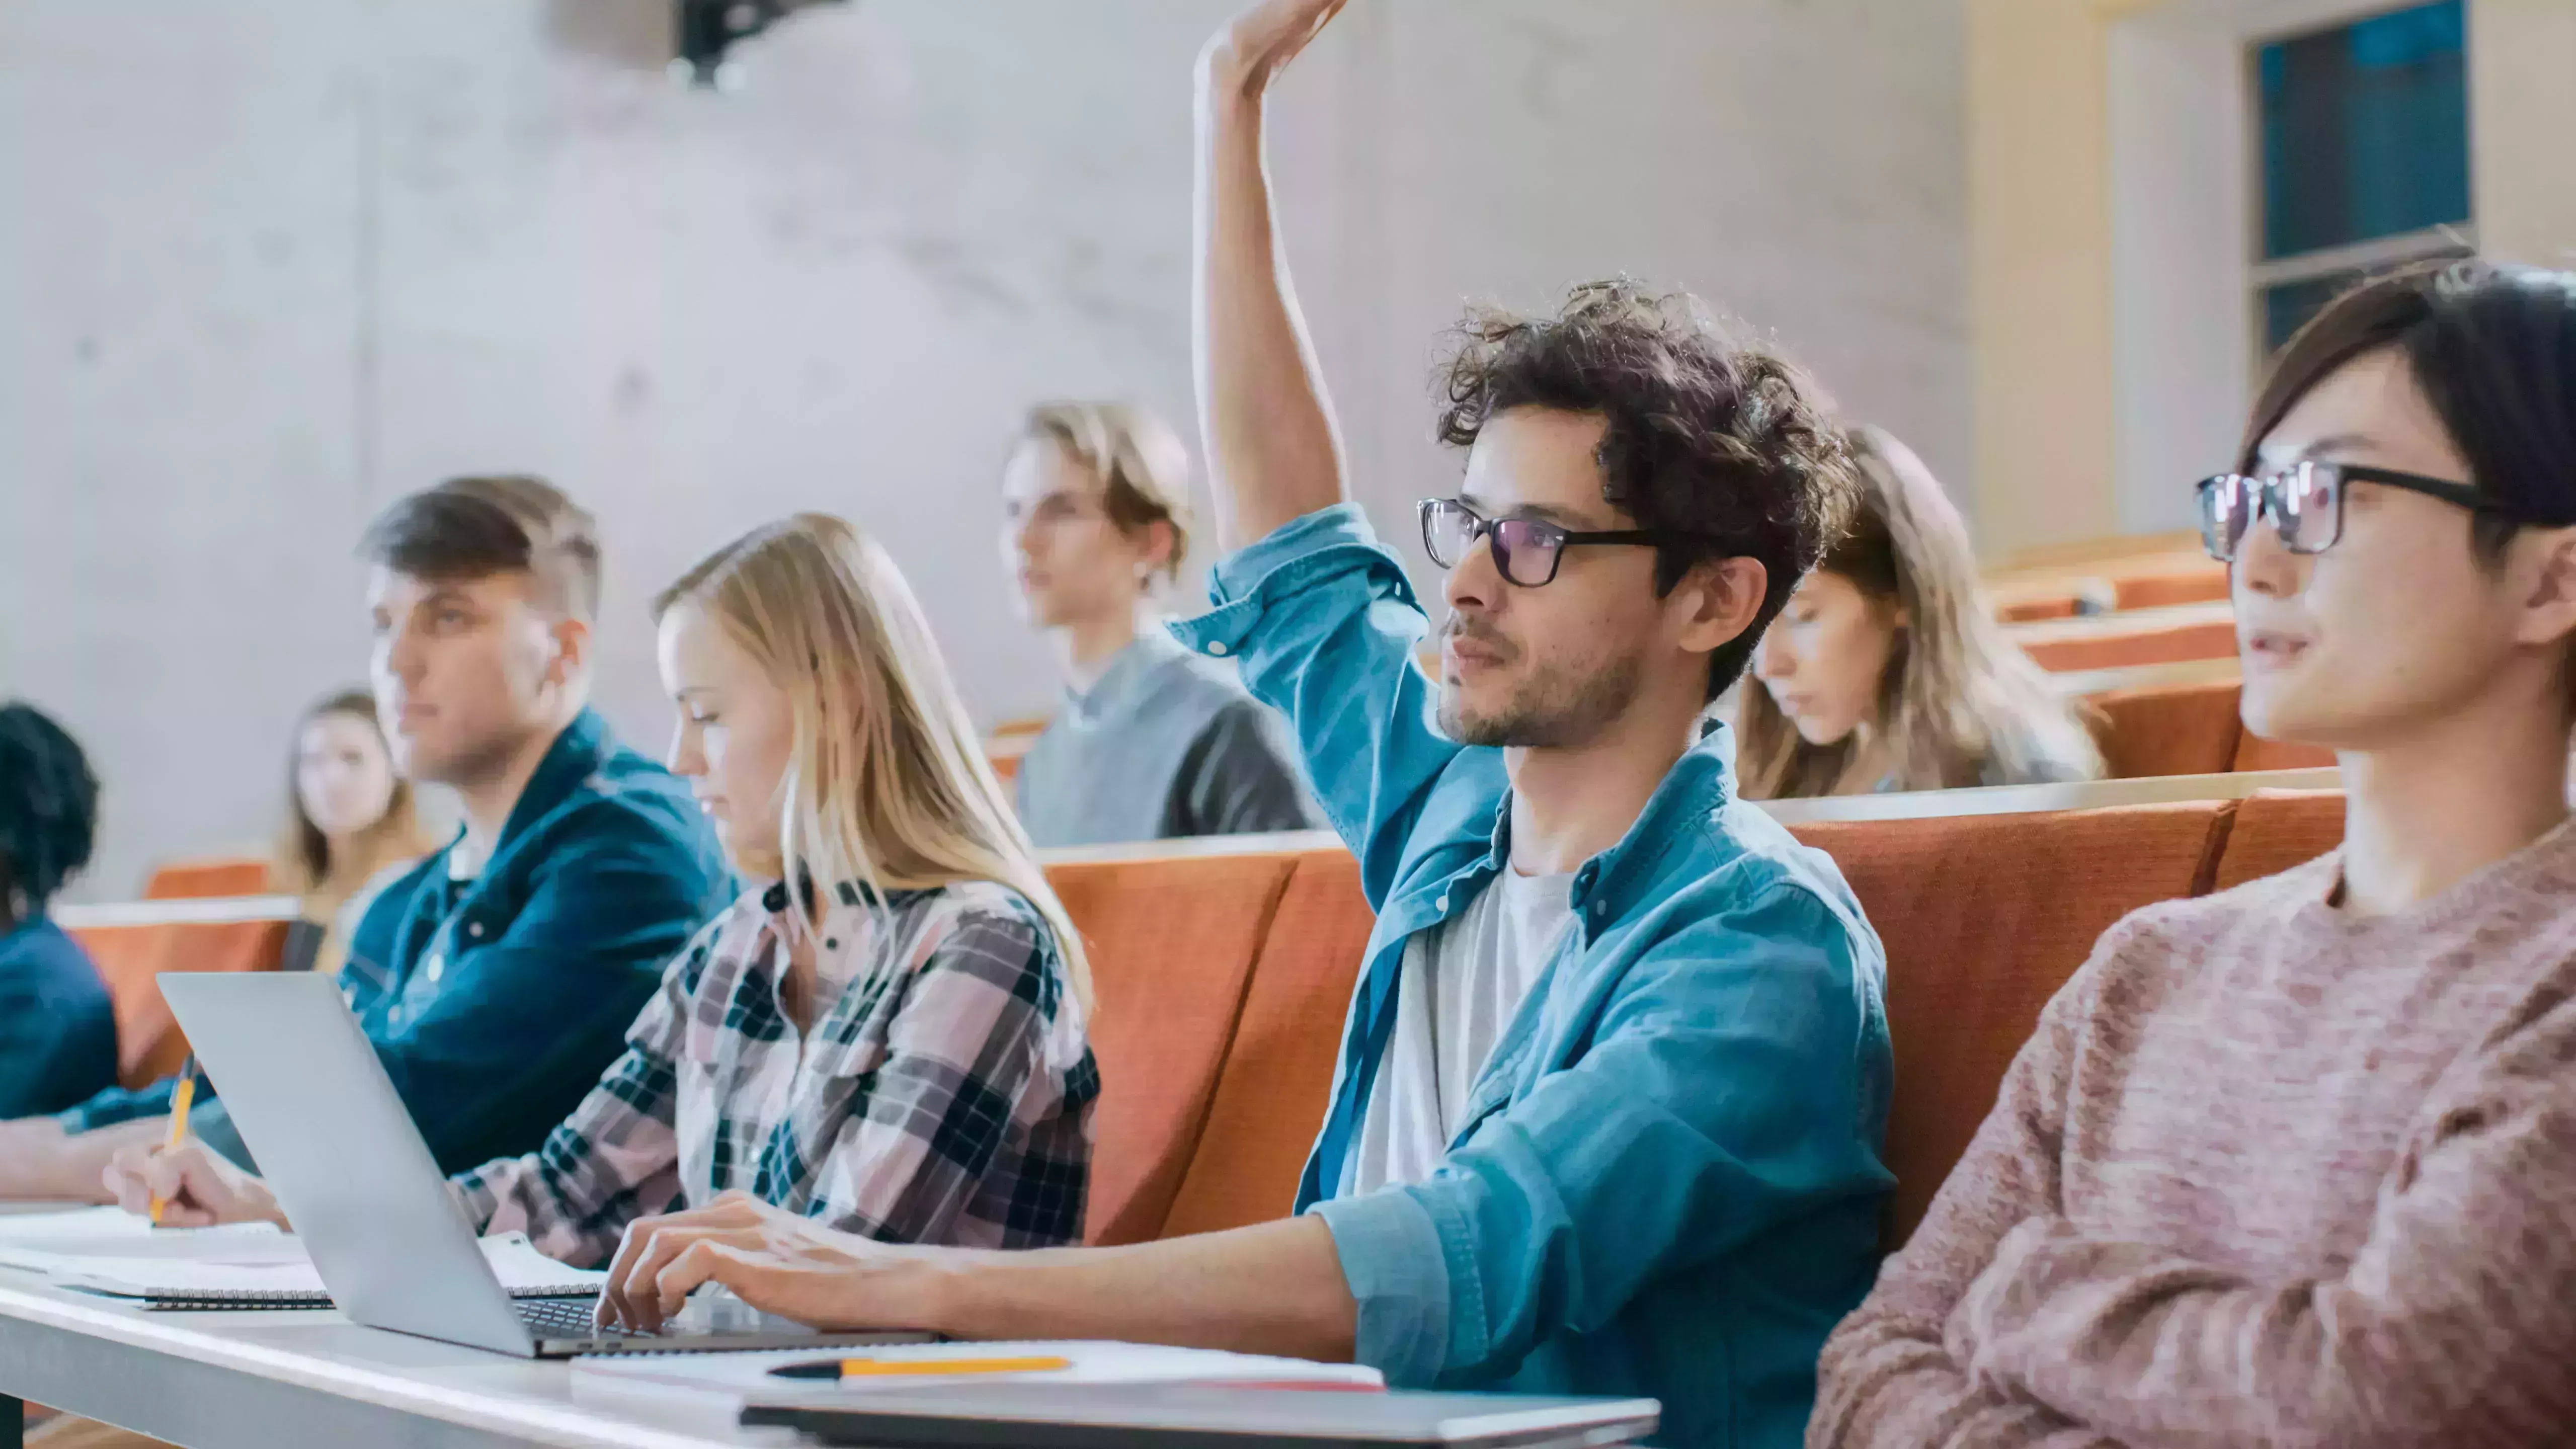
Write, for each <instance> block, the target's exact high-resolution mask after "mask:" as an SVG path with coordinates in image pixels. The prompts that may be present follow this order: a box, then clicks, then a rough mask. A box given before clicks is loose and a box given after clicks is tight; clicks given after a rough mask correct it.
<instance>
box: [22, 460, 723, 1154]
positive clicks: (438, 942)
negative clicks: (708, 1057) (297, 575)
mask: <svg viewBox="0 0 2576 1449" xmlns="http://www.w3.org/2000/svg"><path fill="white" fill-rule="evenodd" d="M365 554H366V556H367V558H368V559H369V560H370V561H371V562H372V563H373V564H374V566H375V567H374V569H373V573H372V578H371V582H370V584H369V607H370V609H371V611H372V614H373V617H374V626H375V641H376V642H375V655H374V679H375V689H376V707H377V710H378V713H379V715H380V717H381V718H382V720H383V722H384V726H385V730H386V734H387V736H388V738H389V739H390V740H391V742H392V744H393V749H394V753H395V757H396V764H397V766H398V767H399V768H400V769H401V770H402V772H403V773H404V774H405V775H407V776H409V777H410V778H412V779H414V780H423V781H430V782H434V783H438V784H443V785H447V786H450V787H452V788H453V789H454V790H455V791H456V793H457V796H458V798H459V799H460V800H461V801H462V802H463V805H464V813H465V828H464V831H463V833H462V834H461V835H460V837H459V838H458V839H457V840H456V841H455V842H454V843H452V844H450V845H449V846H448V847H447V848H445V849H443V850H440V851H438V852H436V853H434V854H432V855H431V856H429V857H428V858H427V859H426V860H424V861H422V862H421V863H420V865H419V866H417V867H415V868H414V869H413V870H412V871H411V872H410V873H409V874H407V875H405V876H404V877H402V878H401V879H400V880H398V881H396V882H394V883H393V884H392V885H390V886H388V887H387V888H386V889H385V890H384V892H383V893H382V894H381V895H380V896H379V897H378V898H377V901H376V903H375V905H374V906H373V907H372V908H370V909H369V910H368V912H367V914H366V916H365V918H364V919H363V920H362V921H361V922H360V923H359V925H358V928H357V930H356V932H355V933H354V935H353V937H352V939H351V942H350V948H349V960H348V964H347V965H346V966H345V967H343V968H342V970H341V973H340V979H341V983H342V987H343V990H344V992H345V994H346V995H347V996H348V998H349V1004H350V1006H351V1007H352V1009H354V1010H355V1011H356V1012H357V1014H358V1017H359V1020H360V1022H361V1023H362V1024H363V1025H364V1026H365V1028H366V1031H367V1034H368V1035H369V1036H370V1037H372V1038H373V1039H374V1040H375V1042H376V1045H377V1050H378V1054H379V1055H380V1056H381V1058H382V1059H383V1061H384V1064H385V1070H386V1072H387V1073H389V1074H390V1075H391V1076H392V1077H393V1080H394V1086H395V1088H396V1089H397V1090H398V1091H399V1092H401V1094H402V1098H403V1101H404V1104H405V1105H406V1106H408V1107H409V1108H410V1109H411V1114H412V1118H413V1120H414V1121H415V1122H417V1123H418V1124H419V1126H420V1129H421V1135H422V1136H423V1137H424V1138H426V1139H427V1140H428V1143H429V1147H430V1151H431V1152H432V1153H433V1154H434V1155H435V1156H436V1157H437V1159H438V1162H439V1166H440V1168H441V1169H442V1170H444V1171H448V1172H456V1171H461V1170H463V1169H465V1168H468V1167H472V1166H474V1165H476V1164H477V1163H481V1162H486V1161H489V1160H491V1159H492V1158H494V1157H497V1156H503V1155H508V1154H514V1153H522V1152H529V1151H533V1150H535V1148H536V1146H537V1144H538V1143H539V1142H541V1141H543V1140H544V1138H545V1135H546V1132H547V1131H548V1129H550V1128H552V1127H553V1126H554V1124H555V1123H557V1122H560V1121H562V1120H563V1118H564V1117H565V1116H567V1115H568V1114H569V1113H570V1112H571V1110H572V1108H573V1107H574V1105H575V1104H577V1103H578V1102H579V1101H580V1100H581V1098H582V1095H583V1094H584V1093H585V1092H587V1091H588V1090H589V1089H590V1088H591V1087H592V1086H593V1085H594V1084H595V1083H597V1081H598V1080H599V1075H600V1073H601V1072H602V1071H603V1070H605V1069H606V1067H607V1065H608V1063H609V1062H610V1061H611V1060H612V1059H614V1058H615V1057H616V1055H617V1053H618V1051H619V1050H620V1048H621V1046H622V1044H623V1039H624V1034H625V1031H626V1028H627V1026H628V1025H629V1024H630V1023H631V1022H633V1021H634V1019H635V1016H636V1013H637V1012H638V1011H640V1010H641V1009H642V1008H643V1004H644V1000H645V998H646V997H647V996H648V995H650V994H651V992H652V990H653V988H654V986H655V984H656V983H657V982H658V981H659V980H660V979H661V975H662V969H663V967H664V966H665V965H666V964H667V963H668V962H669V961H670V959H671V958H672V957H673V956H675V955H677V954H678V953H679V950H680V948H681V947H682V946H684V945H686V944H687V942H688V939H689V937H690V935H691V934H692V933H693V932H694V931H695V930H696V929H697V927H698V926H699V925H701V924H702V923H704V922H705V921H706V920H707V919H708V918H709V917H710V916H712V915H713V914H715V912H716V911H717V910H719V909H721V908H722V906H723V905H724V903H725V901H726V900H727V898H728V897H729V895H730V886H731V876H730V873H729V872H728V870H727V868H726V866H725V864H724V859H723V856H722V855H721V853H720V852H719V850H718V848H717V845H716V840H715V835H714V832H713V831H712V830H710V829H709V828H708V826H707V823H706V821H705V820H704V819H703V817H701V816H700V814H699V813H698V810H697V808H696V806H695V805H694V804H693V803H692V802H691V800H690V798H689V794H688V791H687V789H686V788H685V787H684V786H683V785H682V784H681V783H680V782H679V781H677V780H675V779H674V778H672V777H671V776H670V775H669V774H668V773H666V772H665V771H664V770H663V769H662V768H661V767H660V766H658V765H655V764H653V763H652V762H651V761H649V760H646V759H644V758H643V757H642V756H640V755H638V754H636V753H635V752H634V751H632V750H629V749H627V748H625V747H624V746H622V745H620V744H618V743H617V742H616V741H615V740H614V739H612V738H611V737H610V736H609V733H608V729H607V726H606V724H605V722H603V721H602V720H601V719H600V718H599V716H598V715H597V714H596V713H594V712H593V711H592V710H591V709H590V708H589V705H588V699H589V694H590V645H591V624H592V620H593V618H594V617H595V615H596V614H597V612H598V608H599V545H598V541H597V537H596V532H595V530H594V528H593V525H592V523H591V520H590V516H589V515H588V514H587V513H585V512H583V511H582V510H581V509H580V508H578V507H576V506H575V505H574V504H573V503H572V502H571V501H570V500H568V499H566V498H565V497H564V496H563V494H561V493H560V492H558V491H556V490H555V489H554V488H552V487H550V486H549V485H547V484H545V483H543V482H540V481H538V480H536V479H534V478H519V477H491V478H459V479H455V480H452V481H450V482H446V483H442V484H439V485H438V486H436V487H434V488H430V489H427V490H425V491H423V492H420V493H415V494H413V495H411V496H410V497H408V498H405V499H403V500H401V501H400V502H398V503H396V504H394V505H393V507H392V508H390V509H388V510H387V511H386V512H385V514H384V515H383V516H382V517H380V518H379V519H377V520H376V522H375V524H374V525H373V526H372V527H371V528H370V529H369V530H368V533H367V537H366V543H365ZM279 1046H280V1049H281V1050H289V1049H291V1047H292V1044H291V1043H283V1042H281V1043H280V1044H279ZM172 1085H173V1084H172V1083H170V1082H161V1083H157V1084H155V1085H153V1086H151V1087H147V1088H144V1089H142V1090H139V1091H124V1090H110V1091H107V1092H102V1093H100V1094H99V1095H97V1096H95V1097H92V1098H91V1099H90V1100H89V1101H87V1102H84V1103H82V1104H81V1105H79V1106H76V1107H73V1108H72V1109H70V1110H69V1111H66V1112H64V1113H62V1114H60V1115H59V1116H58V1117H53V1118H31V1119H24V1120H21V1121H18V1122H12V1123H8V1124H5V1126H0V1194H4V1195H8V1196H15V1197H31V1196H54V1197H76V1198H89V1199H103V1198H104V1196H105V1194H104V1192H103V1190H102V1188H101V1186H100V1181H99V1178H100V1174H101V1173H102V1172H103V1171H104V1169H105V1168H106V1165H107V1161H108V1159H109V1158H110V1157H112V1156H113V1155H114V1153H115V1151H116V1149H117V1148H118V1147H119V1146H121V1145H123V1144H124V1143H126V1142H130V1141H134V1140H137V1139H139V1138H145V1137H157V1136H160V1135H162V1134H163V1133H164V1132H165V1131H166V1117H167V1113H168V1111H169V1104H170V1093H171V1088H172ZM190 1127H191V1130H192V1131H195V1132H196V1133H198V1135H200V1136H201V1137H202V1138H203V1139H204V1140H205V1141H206V1142H207V1143H208V1144H209V1145H211V1146H213V1147H215V1148H216V1149H217V1150H219V1151H223V1152H225V1153H227V1154H228V1155H231V1156H234V1157H236V1158H238V1157H240V1156H241V1148H240V1141H239V1138H238V1137H237V1136H235V1135H234V1134H233V1132H232V1130H231V1124H230V1122H229V1120H228V1119H227V1118H226V1117H225V1115H224V1112H223V1107H222V1104H221V1103H220V1102H219V1101H218V1102H213V1103H209V1104H207V1105H206V1106H204V1107H202V1108H200V1109H199V1111H198V1112H197V1114H196V1115H195V1116H193V1117H192V1119H191V1121H190Z"/></svg>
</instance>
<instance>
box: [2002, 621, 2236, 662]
mask: <svg viewBox="0 0 2576 1449" xmlns="http://www.w3.org/2000/svg"><path fill="white" fill-rule="evenodd" d="M2017 642H2019V643H2020V644H2021V647H2022V652H2023V653H2025V654H2028V655H2029V656H2030V658H2031V662H2032V663H2034V664H2037V665H2038V666H2039V667H2040V668H2042V669H2045V670H2049V671H2050V672H2052V673H2058V674H2064V673H2069V672H2072V671H2074V670H2078V669H2126V668H2129V667H2131V666H2133V665H2139V664H2178V663H2181V662H2183V661H2185V660H2190V659H2224V658H2226V657H2227V656H2229V655H2231V654H2234V653H2235V652H2236V625H2235V623H2234V622H2233V621H2232V620H2227V619H2201V620H2193V621H2189V622H2185V623H2167V622H2163V621H2156V620H2150V621H2147V622H2143V623H2142V622H2139V621H2136V620H2123V619H2122V618H2121V617H2120V616H2119V615H2117V614H2108V615H2105V616H2103V617H2102V619H2101V620H2100V621H2099V622H2098V623H2097V624H2095V625H2094V626H2093V627H2091V628H2088V629H2084V630H2081V631H2070V632H2067V633H2063V634H2059V635H2056V636H2054V637H2051V638H2045V639H2026V640H2020V641H2017Z"/></svg>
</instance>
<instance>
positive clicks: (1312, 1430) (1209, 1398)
mask: <svg viewBox="0 0 2576 1449" xmlns="http://www.w3.org/2000/svg"><path fill="white" fill-rule="evenodd" d="M818 1397H819V1396H816V1395H811V1394H798V1395H781V1396H772V1395H760V1394H755V1395H754V1396H753V1397H752V1401H751V1403H750V1404H749V1405H748V1406H746V1407H745V1408H744V1410H743V1412H742V1422H743V1423H744V1424H746V1425H767V1426H774V1427H783V1428H790V1429H795V1430H798V1431H800V1432H802V1433H805V1434H810V1435H812V1436H814V1437H815V1438H817V1439H820V1440H822V1441H823V1442H824V1443H826V1444H863V1445H868V1446H871V1449H1005V1446H1007V1449H1387V1446H1405V1445H1413V1446H1439V1449H1592V1446H1596V1445H1605V1444H1631V1443H1635V1442H1636V1441H1637V1440H1640V1439H1643V1438H1645V1437H1646V1436H1647V1435H1649V1434H1652V1433H1653V1432H1655V1426H1656V1423H1657V1422H1658V1421H1659V1420H1660V1419H1661V1417H1662V1413H1663V1406H1662V1405H1661V1404H1658V1403H1657V1402H1656V1401H1654V1400H1653V1399H1576V1398H1543V1397H1537V1396H1533V1395H1524V1394H1441V1393H1392V1394H1377V1393H1349V1392H1339V1391H1317V1390H1314V1389H1312V1388H1304V1389H1275V1388H1274V1389H1260V1388H1224V1387H1215V1386H1209V1385H1197V1384H999V1383H986V1384H977V1385H971V1386H964V1385H961V1386H956V1387H950V1388H936V1389H896V1390H885V1389H871V1390H870V1391H868V1392H867V1393H866V1394H864V1395H857V1394H851V1395H844V1396H843V1399H842V1402H840V1403H838V1404H833V1405H831V1406H829V1407H823V1406H821V1405H820V1404H819V1403H818V1402H817V1399H818Z"/></svg>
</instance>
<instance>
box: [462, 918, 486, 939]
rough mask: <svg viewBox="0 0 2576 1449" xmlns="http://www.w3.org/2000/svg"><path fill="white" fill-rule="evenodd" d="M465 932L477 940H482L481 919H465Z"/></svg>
mask: <svg viewBox="0 0 2576 1449" xmlns="http://www.w3.org/2000/svg"><path fill="white" fill-rule="evenodd" d="M465 934H467V935H469V936H472V937H473V938H474V939H475V940H477V941H480V940H482V939H483V923H482V922H481V921H467V922H466V923H465Z"/></svg>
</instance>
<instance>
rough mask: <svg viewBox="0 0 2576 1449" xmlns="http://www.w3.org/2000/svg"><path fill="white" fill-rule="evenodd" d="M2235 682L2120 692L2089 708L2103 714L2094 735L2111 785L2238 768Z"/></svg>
mask: <svg viewBox="0 0 2576 1449" xmlns="http://www.w3.org/2000/svg"><path fill="white" fill-rule="evenodd" d="M2237 691H2238V685H2237V682H2236V681H2235V680H2233V679H2217V680H2209V681H2207V682H2204V683H2199V684H2166V685H2154V686H2149V687H2147V688H2142V689H2119V690H2113V691H2111V692H2109V693H2107V694H2097V695H2094V696H2092V698H2091V699H2090V700H2088V701H2087V702H2088V703H2090V704H2091V705H2092V706H2093V707H2094V708H2095V709H2096V710H2098V711H2099V712H2100V713H2101V724H2100V726H2099V727H2098V728H2097V729H2096V730H2095V731H2094V733H2095V734H2096V735H2098V736H2099V737H2100V739H2101V742H2102V760H2103V763H2104V764H2105V765H2107V766H2108V767H2109V768H2110V773H2111V778H2112V779H2115V780H2136V779H2142V778H2144V777H2147V776H2150V775H2223V774H2226V773H2227V772H2228V770H2229V769H2231V768H2233V767H2234V765H2235V763H2236V755H2237V741H2236V737H2237V736H2238V735H2239V734H2240V733H2242V732H2243V730H2242V726H2240V725H2239V724H2238V723H2237V721H2236V696H2237Z"/></svg>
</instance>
